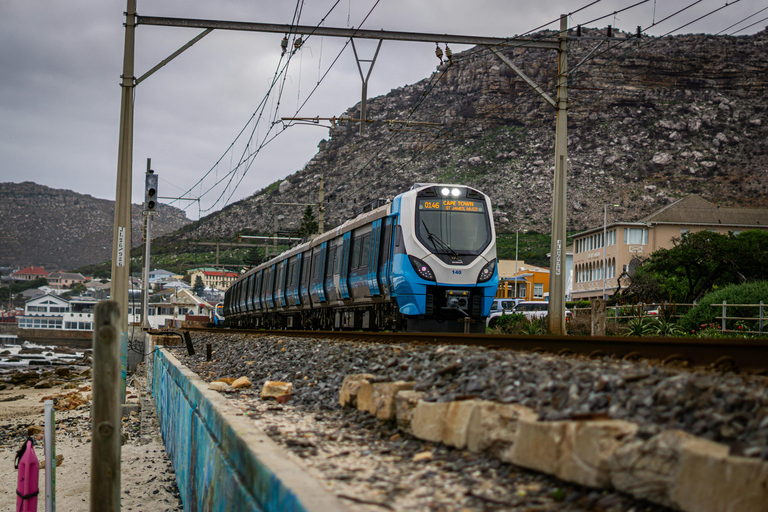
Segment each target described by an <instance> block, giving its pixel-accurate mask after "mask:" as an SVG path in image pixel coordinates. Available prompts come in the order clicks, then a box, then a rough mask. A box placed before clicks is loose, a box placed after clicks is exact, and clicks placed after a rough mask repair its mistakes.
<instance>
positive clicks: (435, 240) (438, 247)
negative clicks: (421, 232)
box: [421, 219, 459, 258]
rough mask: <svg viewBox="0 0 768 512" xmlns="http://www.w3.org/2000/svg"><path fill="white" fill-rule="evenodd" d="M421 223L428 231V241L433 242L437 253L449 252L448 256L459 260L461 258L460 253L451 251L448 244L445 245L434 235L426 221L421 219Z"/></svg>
mask: <svg viewBox="0 0 768 512" xmlns="http://www.w3.org/2000/svg"><path fill="white" fill-rule="evenodd" d="M421 223H422V224H423V225H424V229H425V230H426V231H427V239H428V240H429V241H430V242H432V246H433V247H434V248H435V250H436V251H443V252H447V253H448V254H450V255H451V256H453V257H454V258H458V257H459V253H457V252H456V251H454V250H453V249H451V246H450V245H448V244H447V243H445V242H443V241H442V240H440V238H439V237H438V236H437V235H435V234H434V233H432V232H431V231H430V230H429V228H428V227H427V223H426V222H424V219H421Z"/></svg>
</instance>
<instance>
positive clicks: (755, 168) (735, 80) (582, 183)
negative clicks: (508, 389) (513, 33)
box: [184, 30, 768, 238]
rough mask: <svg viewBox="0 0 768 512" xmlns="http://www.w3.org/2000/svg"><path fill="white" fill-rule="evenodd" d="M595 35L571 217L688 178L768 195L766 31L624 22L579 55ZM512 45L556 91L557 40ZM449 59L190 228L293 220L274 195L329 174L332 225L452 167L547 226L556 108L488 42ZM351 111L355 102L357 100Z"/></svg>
mask: <svg viewBox="0 0 768 512" xmlns="http://www.w3.org/2000/svg"><path fill="white" fill-rule="evenodd" d="M602 34H603V31H596V30H593V31H589V30H585V31H584V32H583V35H587V36H598V35H602ZM540 35H546V34H540ZM549 35H552V34H549ZM600 43H601V42H600V41H598V40H595V39H594V38H592V39H581V40H578V39H575V40H573V41H572V42H571V43H570V50H569V63H570V66H571V69H572V71H571V78H570V90H569V112H568V116H569V133H568V166H569V181H568V202H567V204H568V205H569V211H568V219H569V220H568V229H569V230H581V229H585V228H587V227H591V226H594V225H595V224H599V223H601V222H602V220H603V205H604V204H607V203H617V204H620V205H621V207H622V208H619V209H617V210H618V211H617V212H616V215H617V218H620V219H621V220H627V221H630V220H635V219H637V218H639V217H641V216H643V215H646V214H648V213H649V212H651V211H654V210H656V209H658V208H659V207H661V206H663V205H665V204H668V203H669V202H671V201H672V200H673V199H676V198H679V197H681V196H683V195H686V194H690V193H695V194H700V195H701V196H703V197H705V198H707V199H708V200H710V201H714V202H716V203H718V204H723V205H742V206H762V207H767V206H768V194H766V192H767V191H768V185H766V183H768V156H766V149H768V143H767V142H766V141H767V140H768V126H767V125H768V119H766V108H765V106H764V102H763V98H764V97H765V94H766V85H767V84H768V81H767V79H766V69H768V57H767V56H766V55H768V52H766V48H767V47H768V32H766V31H762V32H760V33H758V34H754V35H750V36H741V37H729V36H708V35H685V36H672V37H663V38H641V39H637V38H634V37H632V35H630V34H618V35H617V36H616V37H615V38H614V39H612V40H610V41H606V42H603V43H602V45H601V46H600V48H599V49H597V50H596V51H594V53H592V54H591V56H590V57H589V58H588V59H586V60H585V61H584V63H583V64H582V65H580V66H578V67H577V64H579V63H580V62H581V61H582V60H583V59H584V58H585V57H587V56H588V54H590V52H592V51H593V50H594V49H595V47H596V46H598V45H600ZM504 53H505V54H506V55H507V57H508V58H510V59H511V60H513V61H514V62H515V63H516V64H517V65H518V66H519V67H520V68H521V69H522V70H523V71H524V72H525V73H526V74H528V75H529V76H531V77H532V78H533V79H534V80H535V81H536V82H537V83H539V84H541V85H542V86H543V88H544V89H545V90H546V91H547V92H548V93H549V94H550V95H551V96H554V95H555V91H554V84H555V75H556V60H555V57H556V56H555V54H554V52H551V51H545V50H524V49H521V48H516V49H506V50H504ZM454 62H455V64H453V65H452V66H446V67H445V69H444V70H438V71H437V72H435V73H433V74H432V75H431V76H430V77H428V78H426V79H425V80H423V81H421V82H419V83H416V84H413V85H407V86H404V87H400V88H397V89H394V90H392V91H391V92H390V93H389V94H387V95H384V96H380V97H378V98H372V99H370V100H369V102H368V112H369V116H370V117H371V118H373V119H374V121H375V122H374V123H372V124H370V125H369V128H368V131H367V133H366V134H365V135H364V136H360V135H359V134H358V130H359V127H358V125H357V124H354V123H340V124H337V125H336V126H335V127H334V128H332V129H331V130H330V137H329V138H328V139H327V140H323V141H321V142H320V144H319V146H318V148H319V151H318V153H317V154H316V155H315V157H314V158H312V160H311V161H310V162H309V163H307V165H306V166H305V167H304V169H302V170H300V171H298V172H296V173H295V174H293V175H291V176H289V177H288V178H287V179H285V180H283V181H281V182H278V183H275V184H273V185H272V186H270V187H268V188H267V189H264V190H262V191H260V192H258V193H257V194H255V195H254V196H252V197H250V198H248V199H245V200H243V201H240V202H238V203H235V204H232V205H230V206H229V207H227V208H225V209H224V210H222V211H221V212H218V213H216V214H213V215H211V216H209V217H206V218H205V219H203V220H202V221H201V222H200V223H199V224H197V225H196V226H195V227H194V229H189V230H187V231H186V232H185V234H184V236H185V237H191V238H196V237H205V238H210V237H222V236H231V235H233V234H235V233H237V232H238V231H240V230H242V229H244V228H246V227H247V228H250V229H254V230H257V231H260V232H269V231H271V229H272V222H273V216H275V217H277V220H278V225H279V228H280V229H291V228H293V229H295V228H296V227H297V226H298V224H299V222H300V218H301V212H300V211H298V210H297V209H296V208H293V209H291V207H287V206H277V205H273V203H275V202H300V203H303V202H314V201H317V197H318V196H317V190H318V186H319V180H320V176H321V175H322V176H323V177H324V180H325V184H324V186H325V195H326V200H327V201H328V205H327V207H326V211H325V213H326V227H332V226H334V225H338V224H340V223H341V222H343V221H344V220H346V219H348V218H349V217H350V216H352V215H353V213H354V211H355V209H356V208H359V207H360V206H361V205H364V204H366V203H367V202H369V201H371V200H374V199H377V198H380V197H381V198H391V197H393V196H394V195H395V194H397V193H399V192H402V191H404V190H407V189H408V188H409V187H410V186H411V185H412V184H413V183H414V182H454V183H465V184H468V185H472V186H475V187H477V188H479V189H480V190H483V191H485V192H487V193H489V194H490V195H491V197H492V199H493V202H494V210H495V214H496V223H497V229H498V230H499V231H501V232H504V231H512V230H513V229H514V228H516V227H526V228H529V229H536V230H539V231H547V230H548V229H549V226H550V220H549V217H550V215H551V209H552V196H551V189H552V175H553V169H554V142H555V129H554V128H555V113H554V110H553V109H552V108H551V107H550V106H549V105H548V104H546V103H545V102H544V101H543V100H542V99H541V98H540V97H539V96H538V95H537V94H536V93H535V92H533V91H532V90H531V89H530V87H529V86H528V85H526V84H525V83H524V82H523V81H522V80H520V79H519V78H518V77H517V76H516V75H515V74H514V73H513V72H512V71H511V70H510V69H508V68H507V67H506V66H505V65H504V64H503V63H502V62H501V61H500V60H498V59H497V57H495V56H494V55H493V54H491V53H490V52H488V51H486V50H484V49H482V48H475V49H472V50H469V51H466V52H463V53H461V54H458V55H456V56H454ZM344 115H345V116H351V117H357V116H358V115H359V105H358V106H355V107H353V108H351V109H349V110H348V111H347V112H345V113H344ZM388 120H399V121H405V120H409V121H421V122H427V123H442V125H441V126H439V127H431V126H421V127H419V126H407V125H405V124H389V123H387V122H386V121H388Z"/></svg>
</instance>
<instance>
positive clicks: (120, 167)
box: [110, 0, 136, 395]
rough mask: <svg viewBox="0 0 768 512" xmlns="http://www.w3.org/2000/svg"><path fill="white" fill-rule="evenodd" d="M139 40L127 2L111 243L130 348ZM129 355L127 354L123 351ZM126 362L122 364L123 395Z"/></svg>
mask: <svg viewBox="0 0 768 512" xmlns="http://www.w3.org/2000/svg"><path fill="white" fill-rule="evenodd" d="M135 36H136V0H127V7H126V12H125V48H124V53H123V75H122V83H121V84H120V85H121V87H122V97H121V103H120V141H119V145H118V152H117V189H116V192H115V224H114V233H113V242H112V289H111V292H110V293H111V298H112V300H113V301H115V302H116V303H117V308H118V313H119V315H120V320H119V322H118V323H117V325H116V327H117V329H118V332H119V333H120V343H121V345H122V346H124V347H127V346H128V294H129V288H128V287H129V277H130V268H131V267H130V265H131V182H132V179H131V174H132V172H131V171H132V166H133V93H134V76H133V62H134V43H135ZM122 352H123V353H126V351H125V350H123V351H122ZM125 365H126V362H125V361H123V371H122V377H123V386H122V388H123V395H125V371H126V366H125Z"/></svg>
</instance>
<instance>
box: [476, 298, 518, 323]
mask: <svg viewBox="0 0 768 512" xmlns="http://www.w3.org/2000/svg"><path fill="white" fill-rule="evenodd" d="M522 301H523V299H493V303H492V304H491V313H490V314H489V315H488V318H486V319H485V325H487V326H488V327H493V326H494V325H496V319H497V318H499V317H500V316H501V315H504V314H509V313H510V312H511V311H512V308H514V307H515V305H516V304H517V303H518V302H522Z"/></svg>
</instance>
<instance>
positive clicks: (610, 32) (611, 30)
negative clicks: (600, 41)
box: [607, 25, 613, 37]
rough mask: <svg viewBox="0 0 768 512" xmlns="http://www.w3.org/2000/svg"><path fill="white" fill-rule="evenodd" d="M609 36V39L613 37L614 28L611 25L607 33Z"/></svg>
mask: <svg viewBox="0 0 768 512" xmlns="http://www.w3.org/2000/svg"><path fill="white" fill-rule="evenodd" d="M607 36H608V37H613V27H611V26H610V25H608V33H607Z"/></svg>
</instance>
